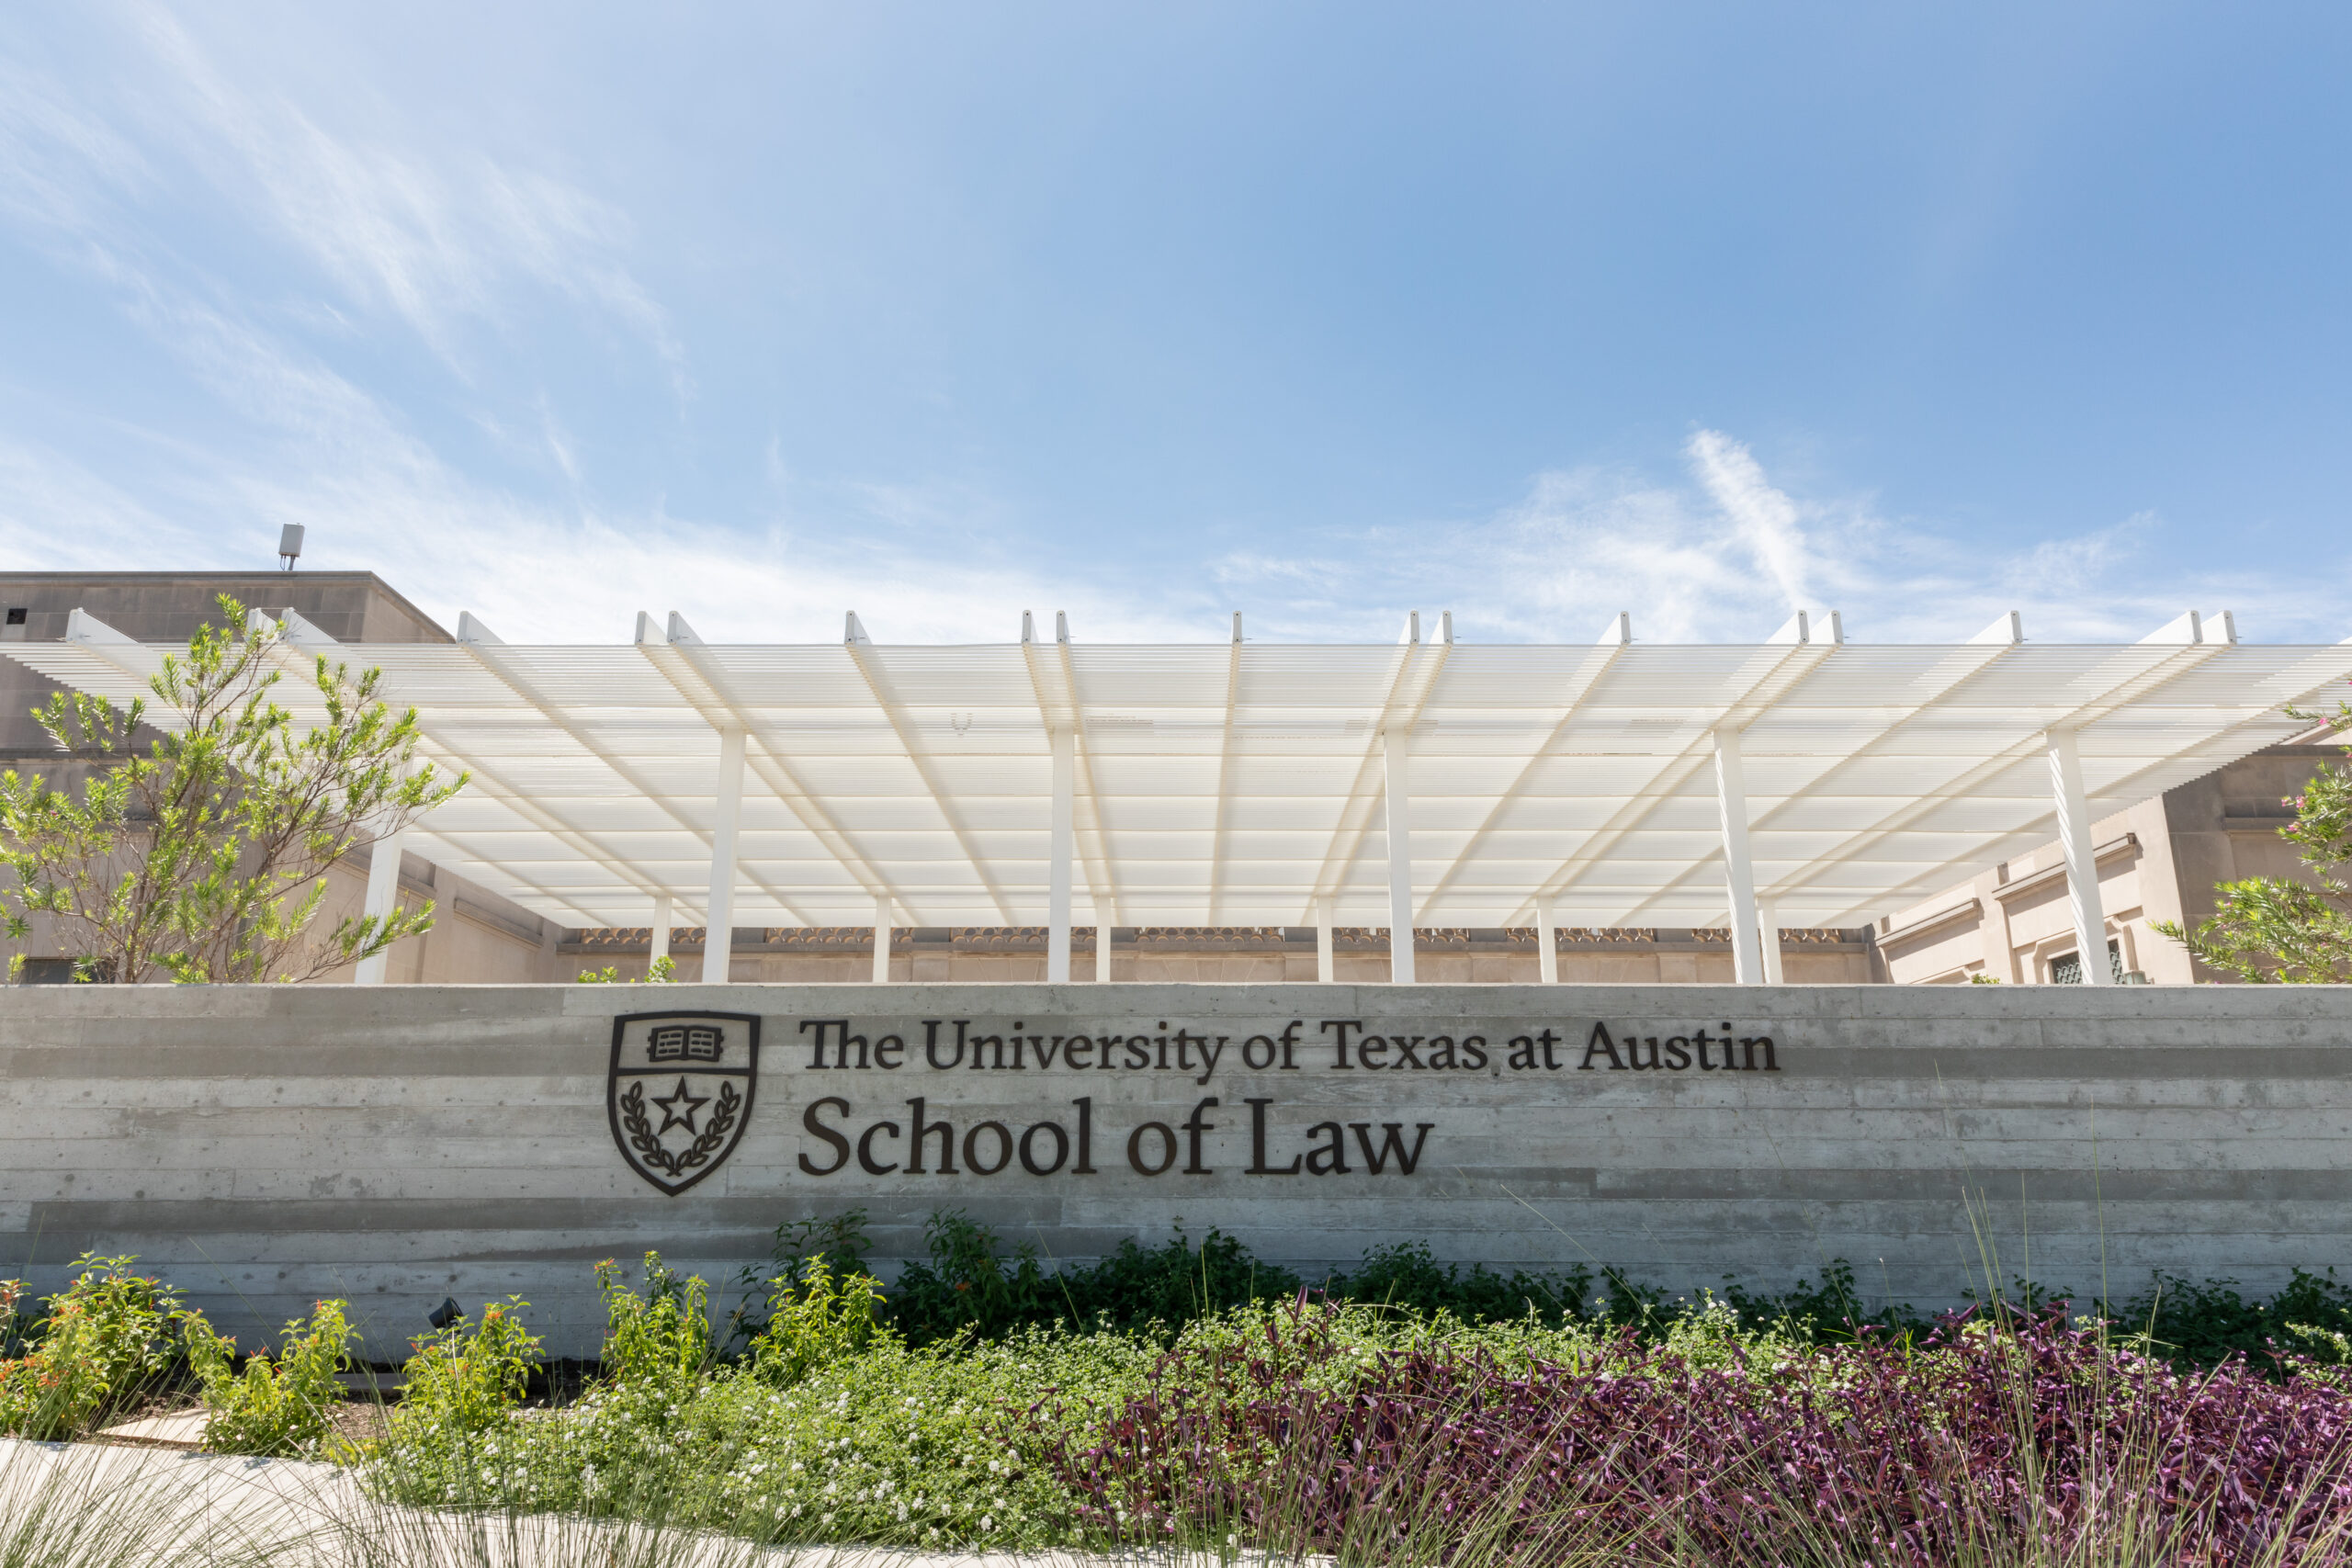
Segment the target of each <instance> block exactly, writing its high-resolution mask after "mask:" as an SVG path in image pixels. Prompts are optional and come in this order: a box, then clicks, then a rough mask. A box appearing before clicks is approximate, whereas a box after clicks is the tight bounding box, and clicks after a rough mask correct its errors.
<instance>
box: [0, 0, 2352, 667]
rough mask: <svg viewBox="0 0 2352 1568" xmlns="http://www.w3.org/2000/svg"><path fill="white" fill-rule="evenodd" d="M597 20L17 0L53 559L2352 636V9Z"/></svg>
mask: <svg viewBox="0 0 2352 1568" xmlns="http://www.w3.org/2000/svg"><path fill="white" fill-rule="evenodd" d="M575 10H576V8H574V7H559V6H526V5H513V6H479V5H469V6H434V5H410V6H379V7H367V8H362V7H356V6H345V7H337V8H334V11H333V13H332V14H331V13H330V8H328V7H322V6H279V7H268V8H265V7H258V6H238V5H235V4H225V3H215V4H209V5H207V6H202V7H198V6H186V7H182V8H177V9H174V8H170V7H164V6H153V7H149V6H112V5H105V4H99V5H94V6H52V7H30V6H25V7H12V8H10V9H9V10H8V12H7V14H6V17H0V565H6V566H8V567H16V568H40V569H53V568H112V567H134V566H135V567H222V568H246V567H253V566H266V565H269V564H271V561H272V551H273V547H274V544H275V540H276V537H277V528H278V525H280V524H282V523H287V522H300V523H303V524H306V525H309V527H310V528H311V548H310V551H309V553H308V555H307V556H306V558H305V564H306V565H311V566H314V567H320V568H326V567H368V568H373V569H374V570H378V571H380V572H381V573H383V575H384V576H385V577H386V578H388V579H389V580H390V581H392V582H393V583H394V584H395V585H396V586H398V587H400V588H401V589H402V590H403V591H404V592H408V593H410V594H411V596H412V597H413V598H415V599H416V600H417V601H418V602H419V603H420V604H423V605H424V607H425V608H426V609H427V610H429V611H431V612H433V613H435V615H441V616H444V617H446V618H447V620H449V621H450V622H451V623H454V621H455V617H456V615H457V613H458V610H459V609H461V608H464V609H471V610H474V611H475V612H476V613H477V614H480V615H482V616H483V617H484V618H485V619H486V620H487V621H488V623H489V624H490V625H491V626H493V627H495V628H497V629H498V630H499V631H500V632H501V633H502V634H503V635H504V636H506V637H508V638H509V639H510V640H521V639H525V638H546V639H551V640H580V641H608V640H611V641H616V640H620V639H622V638H624V637H627V636H628V632H629V627H630V615H631V613H632V612H634V611H635V610H637V609H639V608H640V607H642V608H649V609H652V610H656V611H666V610H670V609H676V610H679V611H681V612H683V613H684V615H686V616H687V618H688V619H689V620H691V621H693V622H694V623H695V625H696V626H697V627H698V629H701V630H702V631H703V633H704V635H705V636H707V637H741V638H747V639H760V640H817V639H824V638H831V637H838V636H839V635H840V625H841V612H842V610H844V609H851V608H854V609H855V610H857V611H858V612H859V614H860V615H861V617H862V618H863V619H864V620H865V623H866V624H867V625H868V626H869V627H871V628H872V630H873V632H874V634H875V635H876V637H880V638H882V639H884V640H908V641H935V640H997V639H1001V638H1003V637H1010V636H1012V635H1014V632H1015V629H1016V628H1017V625H1018V618H1019V613H1020V611H1021V610H1023V609H1024V608H1034V609H1038V610H1052V609H1057V608H1060V609H1067V610H1069V612H1070V614H1071V616H1072V620H1073V625H1074V627H1075V629H1076V632H1077V635H1079V636H1080V637H1087V638H1091V639H1096V640H1127V639H1146V638H1161V637H1180V638H1203V639H1208V638H1216V637H1221V636H1222V635H1223V634H1224V627H1225V626H1226V624H1227V620H1226V617H1227V615H1229V614H1230V613H1231V612H1232V611H1234V610H1239V611H1241V612H1243V613H1244V615H1246V617H1247V625H1248V626H1249V629H1250V633H1251V635H1253V636H1260V637H1273V638H1285V639H1289V638H1348V639H1359V640H1381V641H1385V640H1388V639H1389V638H1391V637H1394V636H1395V635H1396V627H1397V623H1398V621H1399V620H1400V618H1401V616H1402V614H1403V612H1404V611H1405V610H1407V609H1408V608H1419V609H1422V610H1425V611H1433V610H1438V609H1451V610H1452V611H1453V613H1454V617H1455V624H1456V626H1457V628H1458V629H1459V632H1460V634H1461V635H1463V636H1464V637H1473V638H1478V639H1487V640H1529V639H1532V640H1563V641H1580V640H1584V639H1586V638H1589V637H1591V636H1593V635H1594V634H1595V633H1596V632H1597V631H1598V630H1599V628H1600V625H1601V623H1602V622H1603V621H1604V620H1605V619H1606V618H1607V616H1609V615H1611V614H1613V613H1614V612H1616V611H1618V610H1620V609H1626V610H1631V611H1632V612H1633V615H1634V630H1635V633H1636V635H1637V636H1639V637H1645V638H1650V639H1657V640H1670V639H1671V640H1721V639H1726V638H1737V637H1757V636H1760V635H1763V634H1764V633H1767V632H1769V631H1770V629H1771V628H1772V627H1773V626H1776V625H1777V624H1779V623H1780V622H1781V620H1783V619H1785V618H1786V616H1787V615H1788V613H1789V611H1790V609H1791V608H1792V607H1794V606H1797V605H1804V606H1828V607H1834V608H1838V609H1840V610H1842V611H1843V612H1844V613H1845V615H1846V625H1847V628H1848V632H1849V636H1850V637H1855V638H1857V639H1859V640H1888V641H1909V640H1927V639H1933V638H1958V637H1965V636H1967V635H1968V634H1970V633H1973V632H1974V631H1975V630H1977V629H1978V628H1979V627H1980V626H1983V625H1984V624H1985V623H1986V622H1987V621H1989V620H1990V619H1991V618H1992V617H1993V615H1995V614H1996V613H1997V612H1999V611H2001V610H2005V609H2007V608H2009V607H2011V606H2016V607H2018V608H2021V609H2023V610H2024V612H2025V614H2026V616H2027V631H2028V633H2029V635H2030V636H2039V637H2082V638H2109V637H2135V636H2138V635H2140V634H2142V633H2143V632H2144V631H2147V630H2150V629H2153V628H2154V626H2157V625H2159V624H2161V623H2162V622H2164V621H2165V620H2168V619H2169V618H2171V617H2172V616H2173V615H2176V614H2177V613H2178V612H2179V611H2180V610H2182V609H2185V608H2190V607H2195V608H2199V609H2203V610H2211V609H2216V608H2222V607H2229V608H2233V609H2235V610H2236V611H2237V612H2238V615H2239V625H2240V628H2241V631H2242V632H2243V634H2244V635H2245V636H2247V637H2250V638H2253V639H2256V640H2262V641H2290V640H2309V641H2335V640H2337V639H2339V638H2342V637H2346V636H2352V571H2348V570H2347V568H2352V527H2348V526H2347V525H2346V507H2345V501H2346V486H2347V477H2346V472H2347V465H2346V451H2347V442H2346V434H2347V415H2352V373H2348V372H2347V369H2346V367H2347V366H2352V352H2347V351H2352V311H2348V310H2347V302H2352V267H2347V265H2346V262H2347V246H2346V240H2347V238H2352V189H2348V188H2347V186H2348V185H2352V172H2348V171H2352V159H2347V156H2346V153H2347V141H2352V96H2347V95H2346V94H2345V93H2344V92H2343V91H2342V84H2343V83H2344V82H2346V80H2352V12H2346V10H2345V9H2344V8H2343V7H2340V6H2267V7H2222V6H2206V7H2197V8H2191V7H2185V6H2165V5H2154V4H2143V5H2136V6H2121V5H2116V6H2060V5H2036V6H2014V7H2006V8H2005V7H1997V6H1969V7H1962V6H1946V7H1927V6H1883V5H1870V6H1863V5H1856V6H1749V5H1724V6H1690V5H1671V4H1666V5H1641V6H1634V5H1627V6H1615V7H1607V8H1599V7H1579V6H1568V5H1548V6H1527V7H1513V6H1504V5H1491V6H1426V7H1420V8H1404V7H1394V6H1388V7H1383V6H1366V5H1361V4H1358V5H1351V6H1309V5H1294V6H1267V5H1263V4H1257V5H1250V6H1216V5H1206V4H1196V5H1188V6H1159V7H1144V6H1102V5H1083V6H1080V5H1071V6H1021V5H990V6H892V5H880V4H877V5H861V6H831V7H823V8H811V7H805V6H777V5H763V6H741V7H723V6H692V5H673V6H663V7H660V8H656V9H652V10H647V9H642V8H640V9H637V10H624V9H622V8H617V7H616V8H608V9H605V10H603V11H602V13H601V15H600V16H598V17H595V18H594V19H591V20H590V21H588V22H587V23H586V24H585V25H582V23H581V22H580V21H578V20H577V19H576V17H575Z"/></svg>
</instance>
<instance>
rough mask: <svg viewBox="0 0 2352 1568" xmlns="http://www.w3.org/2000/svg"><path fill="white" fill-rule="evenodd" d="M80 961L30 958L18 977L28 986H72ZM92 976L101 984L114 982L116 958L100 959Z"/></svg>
mask: <svg viewBox="0 0 2352 1568" xmlns="http://www.w3.org/2000/svg"><path fill="white" fill-rule="evenodd" d="M79 962H81V961H80V960H79V959H74V958H28V959H26V960H25V966H24V969H23V971H22V972H21V973H19V974H18V975H17V980H18V981H19V982H20V983H22V984H24V985H28V986H71V985H73V984H74V964H78V963H79ZM90 978H91V979H92V980H93V981H96V982H97V983H98V984H101V985H106V984H110V983H112V981H113V979H114V960H113V959H111V958H101V959H99V960H98V962H97V967H96V973H94V974H93V975H92V976H90Z"/></svg>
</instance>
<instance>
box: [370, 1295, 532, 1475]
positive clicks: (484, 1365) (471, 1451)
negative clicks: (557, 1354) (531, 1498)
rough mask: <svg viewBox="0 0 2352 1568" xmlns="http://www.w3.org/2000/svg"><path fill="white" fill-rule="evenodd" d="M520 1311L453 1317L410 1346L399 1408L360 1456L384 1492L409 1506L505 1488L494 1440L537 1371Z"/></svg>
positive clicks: (500, 1444)
mask: <svg viewBox="0 0 2352 1568" xmlns="http://www.w3.org/2000/svg"><path fill="white" fill-rule="evenodd" d="M529 1304H530V1303H528V1302H526V1301H524V1300H522V1299H521V1298H520V1297H509V1298H508V1300H507V1302H506V1303H505V1304H504V1305H501V1304H499V1303H495V1302H492V1303H489V1304H487V1305H485V1306H484V1307H483V1308H482V1309H481V1321H480V1322H479V1323H477V1324H474V1325H471V1326H469V1325H468V1324H467V1322H466V1320H465V1319H464V1318H458V1319H457V1320H455V1321H454V1322H452V1323H450V1324H449V1325H448V1326H447V1327H446V1328H442V1329H438V1330H436V1331H435V1332H434V1333H432V1334H428V1335H426V1336H424V1337H422V1338H420V1339H417V1340H415V1341H414V1342H413V1344H414V1347H415V1352H416V1353H415V1354H414V1355H413V1356H411V1357H410V1358H409V1359H408V1364H407V1365H406V1366H405V1367H404V1368H402V1369H401V1375H402V1377H403V1379H404V1382H403V1385H402V1387H401V1400H400V1403H399V1404H395V1405H393V1406H392V1408H391V1412H390V1418H389V1420H388V1421H387V1423H386V1430H385V1435H384V1438H383V1441H382V1442H381V1443H379V1444H378V1445H375V1446H374V1447H373V1448H372V1449H371V1450H369V1457H370V1458H372V1459H373V1460H374V1461H375V1462H376V1464H377V1467H378V1470H379V1482H380V1483H381V1484H382V1486H383V1487H384V1489H386V1490H389V1491H390V1492H392V1493H394V1494H396V1495H400V1496H401V1497H403V1498H405V1499H406V1500H408V1501H411V1502H429V1503H460V1504H472V1503H477V1502H479V1501H481V1500H482V1499H483V1498H484V1497H486V1496H490V1495H497V1494H498V1493H499V1492H500V1491H501V1490H502V1488H503V1486H505V1485H506V1484H507V1483H508V1481H509V1480H510V1479H511V1477H509V1476H508V1475H507V1473H506V1472H505V1471H504V1469H503V1468H502V1467H503V1464H504V1461H505V1460H506V1459H507V1458H508V1450H510V1449H511V1444H510V1443H508V1442H506V1441H504V1440H503V1439H506V1438H508V1437H509V1435H510V1434H511V1433H512V1431H513V1430H514V1428H515V1425H516V1423H515V1407H516V1406H517V1404H520V1403H521V1401H522V1398H523V1394H524V1392H525V1391H526V1389H527V1388H528V1387H529V1386H530V1381H531V1369H532V1368H533V1367H534V1366H536V1365H537V1363H538V1351H539V1341H538V1337H537V1336H536V1335H534V1334H532V1333H530V1332H529V1331H528V1330H527V1329H526V1328H525V1327H524V1326H523V1320H522V1318H521V1316H520V1315H519V1314H520V1313H521V1310H522V1309H523V1308H524V1307H526V1306H528V1305H529Z"/></svg>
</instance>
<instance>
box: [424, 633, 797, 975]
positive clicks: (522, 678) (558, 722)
mask: <svg viewBox="0 0 2352 1568" xmlns="http://www.w3.org/2000/svg"><path fill="white" fill-rule="evenodd" d="M458 646H459V647H461V648H463V649H465V650H466V651H467V652H468V653H469V654H471V655H472V656H473V658H474V661H475V662H476V663H478V664H480V665H481V667H482V669H484V670H485V671H489V672H490V674H491V675H492V676H493V677H495V678H496V679H497V680H498V682H499V683H500V684H502V685H503V686H504V687H505V688H506V689H507V690H508V691H510V692H512V693H514V694H515V696H516V697H518V698H519V699H521V700H522V702H523V703H524V705H526V706H528V707H529V708H530V709H532V711H534V712H535V713H537V715H538V716H540V717H541V718H544V719H546V720H547V721H548V723H549V724H550V725H552V726H554V727H555V728H557V729H559V730H560V731H562V732H563V734H564V735H566V736H567V737H569V738H570V739H571V742H572V744H573V745H575V746H577V747H579V748H580V749H581V750H582V751H584V752H586V753H587V754H588V755H589V756H591V757H594V758H595V759H596V761H599V762H602V763H603V764H604V765H605V767H607V768H609V769H611V770H612V772H613V774H614V776H615V777H616V778H618V779H620V780H621V781H622V782H623V783H625V784H628V786H629V789H630V790H631V791H632V792H633V793H634V794H635V795H636V797H637V798H638V799H639V800H645V801H650V802H651V803H652V804H653V805H655V806H658V807H661V808H662V814H663V815H665V816H667V817H668V818H670V819H671V820H672V821H673V822H675V823H677V824H678V826H679V827H681V828H683V829H685V830H686V831H687V832H689V833H692V834H693V835H694V836H695V839H696V840H698V841H699V842H700V843H701V844H702V845H703V846H704V847H705V848H706V849H710V848H712V847H714V846H715V844H716V842H717V839H718V832H717V830H716V829H704V828H703V827H702V826H701V825H700V824H698V823H696V822H695V820H694V819H693V818H690V817H688V816H687V815H686V814H685V813H684V812H683V811H680V810H679V809H678V807H677V803H676V802H674V801H673V800H672V799H671V798H670V797H669V796H668V795H666V794H664V793H663V792H662V790H660V789H658V788H656V787H655V786H654V784H653V781H652V780H650V779H649V778H647V777H646V776H645V775H644V774H643V773H639V771H638V770H637V768H636V767H635V766H634V765H632V764H631V763H630V762H629V761H628V760H627V759H625V758H622V757H617V756H616V755H614V754H613V753H612V751H611V750H608V749H606V748H605V746H603V745H601V744H600V743H598V742H597V741H596V739H594V737H592V736H591V735H590V734H589V733H588V732H587V731H586V730H585V729H584V728H582V727H581V726H579V725H577V724H574V723H572V722H571V719H569V718H568V717H566V716H565V715H564V712H563V709H562V708H561V707H560V705H557V704H554V703H551V702H549V701H548V699H547V697H546V696H545V694H542V693H541V692H540V691H539V689H538V687H537V684H536V683H535V682H532V680H531V678H530V677H529V676H528V675H526V674H525V673H524V672H523V671H522V670H521V668H520V667H519V666H517V665H516V663H515V660H513V659H512V658H510V657H508V656H507V655H505V654H503V653H502V652H500V651H499V650H500V649H501V648H502V647H503V643H502V642H501V641H500V639H499V637H498V636H497V634H496V633H494V632H492V630H491V629H490V628H489V627H488V626H484V625H482V624H481V621H479V620H477V619H475V618H474V616H473V615H472V613H471V612H469V611H467V612H460V613H459V615H458ZM722 736H723V732H722ZM724 750H725V744H724V740H723V739H722V741H721V751H722V766H723V765H724V757H723V753H724ZM749 880H750V882H751V883H752V886H754V887H757V888H758V889H759V890H760V891H761V892H762V893H763V894H765V895H767V897H769V898H770V899H771V900H773V901H774V902H775V906H776V907H777V908H780V909H782V910H784V912H785V913H786V914H788V915H790V916H791V917H792V918H793V919H794V920H795V921H797V923H799V924H801V925H804V926H805V925H808V924H809V918H808V916H807V915H806V914H805V913H803V912H802V911H801V909H800V908H798V907H797V906H796V905H795V904H794V902H793V901H792V899H791V898H789V897H786V894H785V892H784V890H783V889H782V888H780V887H777V886H775V885H774V884H773V883H771V882H768V881H767V880H766V879H764V878H763V877H757V876H754V877H751V878H749ZM732 903H733V900H732V898H731V897H730V898H729V918H730V919H731V918H732ZM705 924H706V925H707V927H708V928H710V929H711V930H712V931H714V932H715V931H717V928H718V912H717V911H714V910H711V909H709V908H707V907H706V909H705ZM710 940H712V941H717V940H718V937H717V936H716V935H714V936H713V937H712V938H711V939H710Z"/></svg>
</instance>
